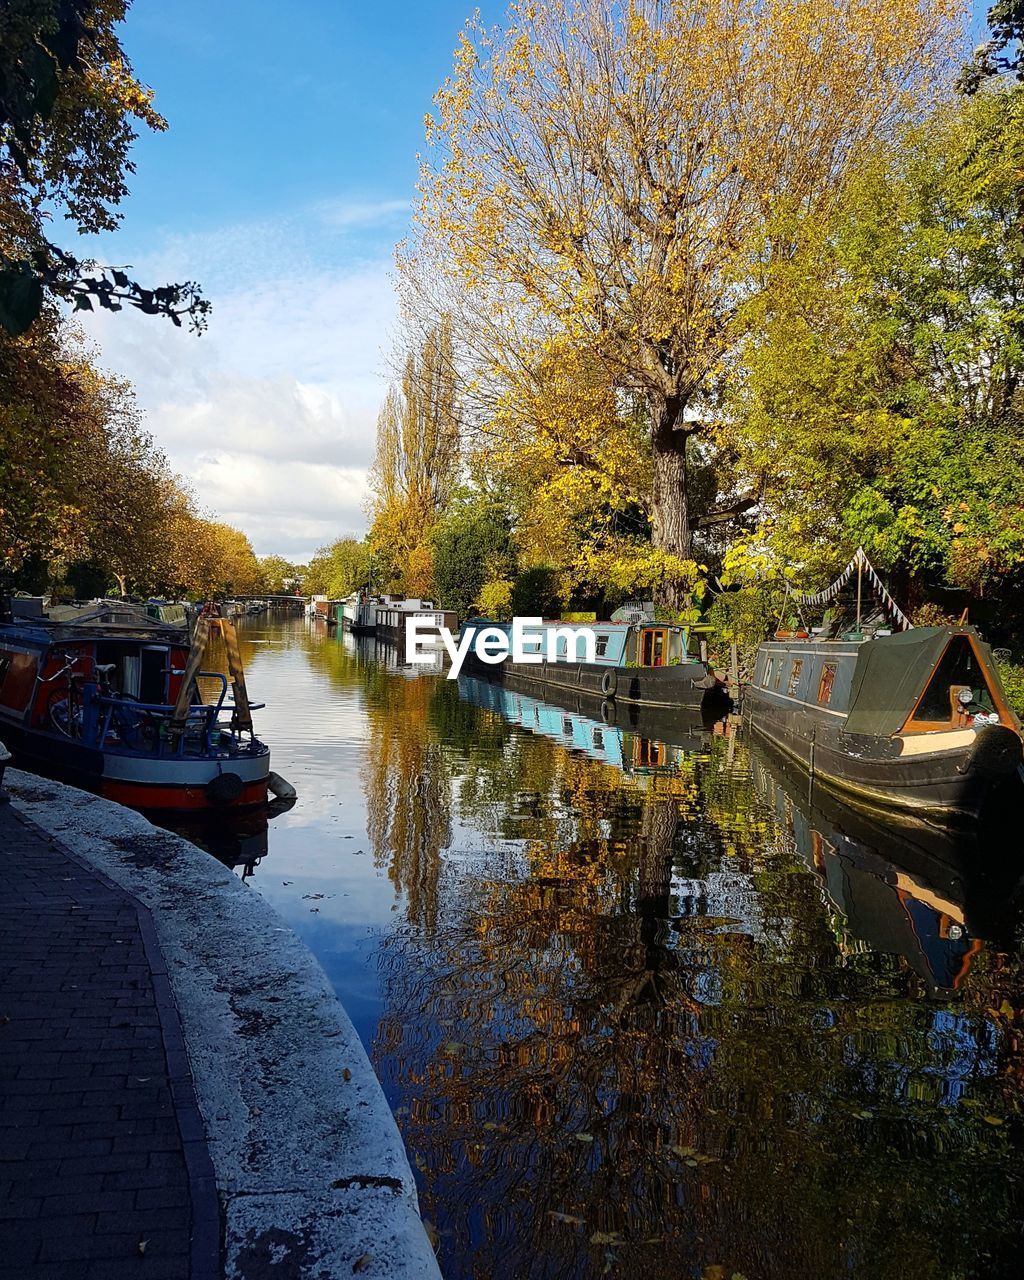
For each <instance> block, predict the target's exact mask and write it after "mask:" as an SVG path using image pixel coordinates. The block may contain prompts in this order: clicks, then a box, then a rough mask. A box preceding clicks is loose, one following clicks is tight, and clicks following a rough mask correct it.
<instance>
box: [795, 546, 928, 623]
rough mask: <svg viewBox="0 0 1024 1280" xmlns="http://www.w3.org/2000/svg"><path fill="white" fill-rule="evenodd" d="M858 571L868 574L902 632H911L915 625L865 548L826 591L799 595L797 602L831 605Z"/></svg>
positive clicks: (856, 554)
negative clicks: (886, 586) (886, 585)
mask: <svg viewBox="0 0 1024 1280" xmlns="http://www.w3.org/2000/svg"><path fill="white" fill-rule="evenodd" d="M858 569H859V570H860V572H861V573H864V574H867V577H868V579H869V581H870V582H871V585H872V586H873V587H874V588H875V590H876V591H877V592H878V595H879V596H880V597H881V600H882V603H883V605H885V607H886V608H887V610H888V612H889V613H890V614H891V616H892V618H893V621H895V622H898V623H899V626H900V630H901V631H910V630H911V629H912V628H913V625H914V624H913V623H912V622H911V621H910V619H909V618H908V617H907V615H906V614H905V613H904V612H903V610H902V609H901V608H900V607H899V605H898V604H897V603H896V601H895V600H894V599H893V598H892V596H891V595H890V594H889V592H888V591H887V590H886V589H885V586H884V584H883V582H882V579H881V578H880V577H879V576H878V574H877V573H876V572H875V567H874V565H873V564H872V563H871V561H870V560H869V559H868V557H867V552H866V551H865V550H864V548H863V547H858V548H857V550H856V552H855V553H854V556H853V559H852V560H851V561H850V563H849V564H848V565H847V566H846V568H845V569H844V570H843V571H842V573H841V574H840V575H839V577H838V578H836V580H835V582H833V583H832V585H831V586H828V587H826V588H825V590H824V591H818V592H816V593H815V594H814V595H798V596H796V600H797V601H798V602H799V603H800V604H805V605H810V606H812V607H813V606H817V605H824V604H830V603H831V602H832V601H833V600H834V599H835V598H836V596H837V595H838V594H839V592H840V591H841V590H842V589H843V587H845V586H846V584H847V583H848V582H849V581H850V579H851V578H852V577H853V575H854V574H855V573H856V572H857V571H858Z"/></svg>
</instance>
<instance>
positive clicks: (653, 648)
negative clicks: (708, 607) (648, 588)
mask: <svg viewBox="0 0 1024 1280" xmlns="http://www.w3.org/2000/svg"><path fill="white" fill-rule="evenodd" d="M581 627H585V628H586V629H587V630H589V631H592V632H593V634H594V660H593V661H592V662H591V661H573V660H572V659H573V657H574V656H576V654H578V653H579V647H578V646H575V642H574V641H572V640H571V637H570V636H569V635H568V634H567V633H568V632H570V631H576V630H579V629H581ZM487 628H496V629H497V630H498V631H500V632H501V633H502V634H503V635H505V636H506V637H507V638H508V640H509V641H511V637H512V626H511V624H510V623H500V622H492V621H491V620H490V619H488V618H470V619H469V620H468V621H467V622H465V623H463V626H462V633H461V635H460V640H461V638H462V636H464V635H465V633H466V631H467V629H468V630H471V631H472V632H474V633H477V634H479V633H481V632H483V631H484V630H485V629H487ZM529 635H531V636H533V637H535V639H536V643H537V646H538V650H539V653H540V654H542V655H543V654H546V653H548V652H552V653H553V655H554V656H553V657H552V658H550V659H549V658H547V657H541V658H540V660H538V661H536V662H525V663H524V662H513V661H512V660H511V659H508V660H504V661H501V662H498V663H494V664H491V663H488V662H485V661H482V660H481V659H480V658H479V657H478V656H477V655H476V653H475V652H474V650H473V649H472V648H471V649H470V651H469V656H467V658H466V662H465V670H466V671H467V672H472V674H473V675H478V676H485V677H486V678H488V679H491V680H504V679H505V678H506V677H507V676H515V677H516V678H517V679H519V680H525V681H527V682H530V683H533V684H536V685H546V686H548V687H551V688H557V689H561V690H563V691H569V692H582V693H589V694H591V695H596V696H597V697H599V698H603V699H606V700H608V701H609V702H623V703H636V704H639V705H642V706H647V707H680V708H687V709H690V710H698V709H700V708H702V707H703V708H705V709H706V708H707V707H708V705H709V704H710V703H718V704H720V705H721V707H722V710H723V712H724V710H725V709H727V707H728V704H729V697H728V694H727V691H726V689H725V686H724V685H723V684H722V683H721V681H719V680H718V679H717V678H716V676H715V674H714V672H713V670H712V669H711V668H710V667H709V666H708V665H707V663H706V662H703V661H701V660H700V659H699V658H695V657H693V656H692V655H691V654H690V653H689V639H690V637H689V630H688V628H687V627H685V626H682V625H680V624H678V623H671V622H662V621H659V620H657V619H656V618H655V617H654V614H653V609H652V608H651V607H649V606H643V605H636V606H624V607H623V608H622V609H617V610H616V611H615V613H613V614H612V617H611V619H610V620H609V621H607V622H588V623H584V624H577V623H572V622H563V621H544V622H542V623H541V624H540V626H539V627H535V628H530V631H529ZM474 643H475V641H474ZM481 643H483V644H484V645H486V643H487V642H486V639H484V640H483V641H481ZM570 643H573V644H574V646H575V647H576V654H570V652H569V648H568V646H569V644H570ZM549 644H550V648H549Z"/></svg>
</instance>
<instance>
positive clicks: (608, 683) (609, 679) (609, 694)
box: [601, 668, 619, 698]
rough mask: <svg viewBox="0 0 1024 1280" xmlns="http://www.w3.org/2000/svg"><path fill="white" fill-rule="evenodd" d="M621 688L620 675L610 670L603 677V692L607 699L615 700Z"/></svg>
mask: <svg viewBox="0 0 1024 1280" xmlns="http://www.w3.org/2000/svg"><path fill="white" fill-rule="evenodd" d="M618 687H619V673H618V672H617V671H614V670H612V669H611V668H609V669H608V670H607V671H606V672H605V673H604V675H602V677H601V692H602V693H603V694H604V696H605V697H606V698H614V697H615V693H616V690H617V689H618Z"/></svg>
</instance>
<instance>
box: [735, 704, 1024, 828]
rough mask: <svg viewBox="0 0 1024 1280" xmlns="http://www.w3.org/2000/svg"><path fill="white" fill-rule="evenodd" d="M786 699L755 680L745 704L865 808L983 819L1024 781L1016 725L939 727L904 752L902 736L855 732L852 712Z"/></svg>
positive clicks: (752, 719) (793, 752)
mask: <svg viewBox="0 0 1024 1280" xmlns="http://www.w3.org/2000/svg"><path fill="white" fill-rule="evenodd" d="M781 702H782V700H781V699H779V698H778V697H777V696H775V697H773V696H772V695H771V694H768V695H767V696H766V695H765V693H764V692H763V691H762V690H760V689H758V688H756V687H755V688H750V689H749V690H748V691H747V694H746V696H745V698H744V707H743V710H744V718H745V719H747V720H748V722H749V725H750V727H751V729H752V731H753V732H754V733H755V734H757V735H758V736H759V737H760V738H762V739H763V740H765V741H766V742H768V743H770V744H771V745H772V746H773V747H775V748H776V749H777V750H779V751H781V752H782V753H783V754H784V755H786V756H788V757H789V758H790V759H792V760H794V761H796V762H797V763H798V764H800V765H801V766H802V767H803V768H804V769H805V770H806V771H807V772H808V773H809V774H810V775H811V777H812V779H813V782H814V783H815V784H819V785H823V786H826V787H828V788H830V789H831V790H833V791H835V792H837V793H839V794H840V795H842V796H843V797H844V798H845V800H846V801H847V802H848V803H851V804H855V805H857V806H858V807H860V808H863V809H867V810H869V811H874V812H884V813H900V812H902V813H905V814H908V815H914V816H917V817H920V818H922V819H923V820H926V821H930V822H937V823H940V824H943V825H961V824H963V823H965V822H970V821H973V820H975V819H976V818H977V817H978V816H979V815H980V814H981V813H982V811H983V810H984V809H985V807H986V805H988V804H989V803H990V801H991V800H992V799H993V797H994V796H995V795H996V794H997V793H1001V792H1003V791H1005V788H1006V787H1007V786H1010V785H1019V781H1020V779H1019V775H1018V769H1019V766H1020V760H1021V742H1020V738H1019V737H1018V736H1017V735H1016V733H1014V732H1013V730H1011V729H1006V728H1003V727H1002V726H989V727H988V728H986V729H983V730H981V731H979V732H978V733H973V732H970V733H965V734H963V735H962V736H961V735H955V736H950V735H943V734H935V735H934V742H933V741H925V740H920V741H919V742H916V743H915V744H914V747H915V749H914V750H913V751H912V752H907V753H906V754H904V751H905V744H904V742H903V741H902V740H901V739H899V738H874V737H870V738H869V737H865V736H861V735H856V734H848V733H846V732H845V729H844V723H845V717H841V716H835V717H832V716H829V714H828V713H827V712H824V711H818V710H816V709H814V708H810V707H807V706H803V705H801V704H799V703H797V702H795V701H794V702H793V704H792V705H791V706H786V705H780V703H781ZM929 736H930V737H931V736H932V735H929ZM944 737H946V738H947V739H948V742H949V745H948V746H947V745H944V744H943V743H942V741H941V740H942V738H944Z"/></svg>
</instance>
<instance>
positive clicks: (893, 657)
mask: <svg viewBox="0 0 1024 1280" xmlns="http://www.w3.org/2000/svg"><path fill="white" fill-rule="evenodd" d="M754 685H755V687H756V688H757V689H758V690H760V691H763V692H764V693H765V694H767V695H769V696H770V697H774V698H775V699H778V700H782V701H785V702H789V703H802V704H803V705H804V706H805V707H807V708H809V709H810V708H813V709H815V710H817V711H820V712H823V713H826V714H829V715H833V716H840V717H844V718H845V721H846V723H845V726H844V727H845V729H846V732H847V733H856V734H866V735H871V736H881V737H893V736H895V735H897V734H899V735H915V734H934V733H941V732H944V731H952V730H963V729H972V728H976V727H981V726H983V725H986V724H1002V725H1004V726H1005V727H1007V728H1010V729H1019V727H1020V726H1019V722H1018V720H1017V717H1016V716H1015V715H1014V713H1013V711H1012V710H1011V709H1010V707H1009V705H1008V703H1007V701H1006V697H1005V694H1004V693H1003V691H1002V688H1001V686H1000V683H999V676H998V673H997V670H996V666H995V662H994V660H993V658H992V654H991V650H990V649H989V647H988V645H986V644H985V643H984V642H983V641H982V640H981V638H980V637H979V636H978V634H977V632H976V631H975V630H974V628H973V627H959V628H957V627H916V628H913V629H911V630H909V631H903V632H899V633H897V634H891V635H879V636H876V637H874V638H865V639H863V640H850V639H844V640H817V639H814V638H809V639H807V640H801V639H790V640H777V641H773V642H769V643H767V644H764V645H762V646H761V649H760V650H759V652H758V657H757V663H756V666H755V672H754Z"/></svg>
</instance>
